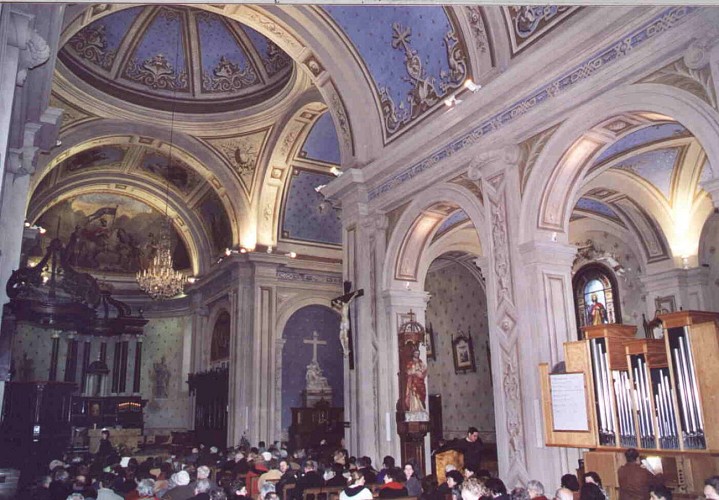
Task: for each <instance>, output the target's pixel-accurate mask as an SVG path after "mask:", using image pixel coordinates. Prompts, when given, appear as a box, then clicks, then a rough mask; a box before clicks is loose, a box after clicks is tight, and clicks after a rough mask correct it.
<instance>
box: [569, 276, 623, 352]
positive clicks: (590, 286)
mask: <svg viewBox="0 0 719 500" xmlns="http://www.w3.org/2000/svg"><path fill="white" fill-rule="evenodd" d="M572 285H573V288H574V304H575V307H576V315H577V328H579V338H580V339H581V338H583V334H582V331H581V328H582V327H583V326H588V325H601V324H605V323H621V322H622V317H621V313H620V306H619V295H618V289H617V281H616V278H615V277H614V273H612V271H611V270H610V269H609V268H607V267H605V266H603V265H601V264H597V263H593V264H587V265H586V266H583V267H582V268H581V269H579V271H577V273H576V274H575V275H574V279H573V281H572Z"/></svg>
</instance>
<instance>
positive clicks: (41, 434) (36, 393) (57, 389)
mask: <svg viewBox="0 0 719 500" xmlns="http://www.w3.org/2000/svg"><path fill="white" fill-rule="evenodd" d="M75 388H76V386H75V384H72V383H68V382H7V383H6V385H5V402H4V405H3V418H2V424H0V457H1V460H2V463H6V464H12V466H13V467H15V468H19V469H21V471H22V479H21V482H22V481H24V480H25V479H32V478H33V477H34V475H33V474H39V473H41V472H42V471H44V470H45V468H47V464H49V463H50V460H52V459H54V458H58V457H62V454H63V453H64V452H65V450H66V449H67V447H68V445H69V444H70V437H71V425H70V401H71V395H72V392H73V391H74V390H75Z"/></svg>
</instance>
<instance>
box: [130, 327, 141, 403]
mask: <svg viewBox="0 0 719 500" xmlns="http://www.w3.org/2000/svg"><path fill="white" fill-rule="evenodd" d="M142 340H143V338H142V335H138V336H137V337H135V370H134V373H133V375H132V393H133V394H140V382H141V378H142Z"/></svg>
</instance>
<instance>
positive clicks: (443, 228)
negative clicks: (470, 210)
mask: <svg viewBox="0 0 719 500" xmlns="http://www.w3.org/2000/svg"><path fill="white" fill-rule="evenodd" d="M467 220H469V216H468V215H467V213H466V212H465V211H464V210H462V209H459V210H457V211H455V212H452V213H451V214H450V215H449V216H448V217H447V218H446V219H444V220H443V221H442V223H441V224H440V225H439V227H438V228H437V232H436V233H435V234H434V238H435V239H437V238H439V237H440V236H442V235H443V234H444V233H446V232H447V231H449V230H450V229H452V228H454V227H456V226H458V225H459V224H462V223H463V222H465V221H467Z"/></svg>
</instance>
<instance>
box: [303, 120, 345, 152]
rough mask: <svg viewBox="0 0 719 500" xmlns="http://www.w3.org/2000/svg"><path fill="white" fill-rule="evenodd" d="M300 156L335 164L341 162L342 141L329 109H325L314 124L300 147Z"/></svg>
mask: <svg viewBox="0 0 719 500" xmlns="http://www.w3.org/2000/svg"><path fill="white" fill-rule="evenodd" d="M299 157H300V158H304V159H308V160H315V161H321V162H324V163H332V164H334V165H339V164H340V161H341V158H340V143H339V140H338V139H337V130H336V129H335V125H334V122H333V121H332V115H330V113H329V111H325V112H324V113H323V114H322V116H320V117H319V118H318V119H317V121H316V122H315V123H314V125H312V129H311V130H310V133H309V134H308V135H307V138H306V139H305V142H304V144H303V145H302V147H301V148H300V152H299Z"/></svg>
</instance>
